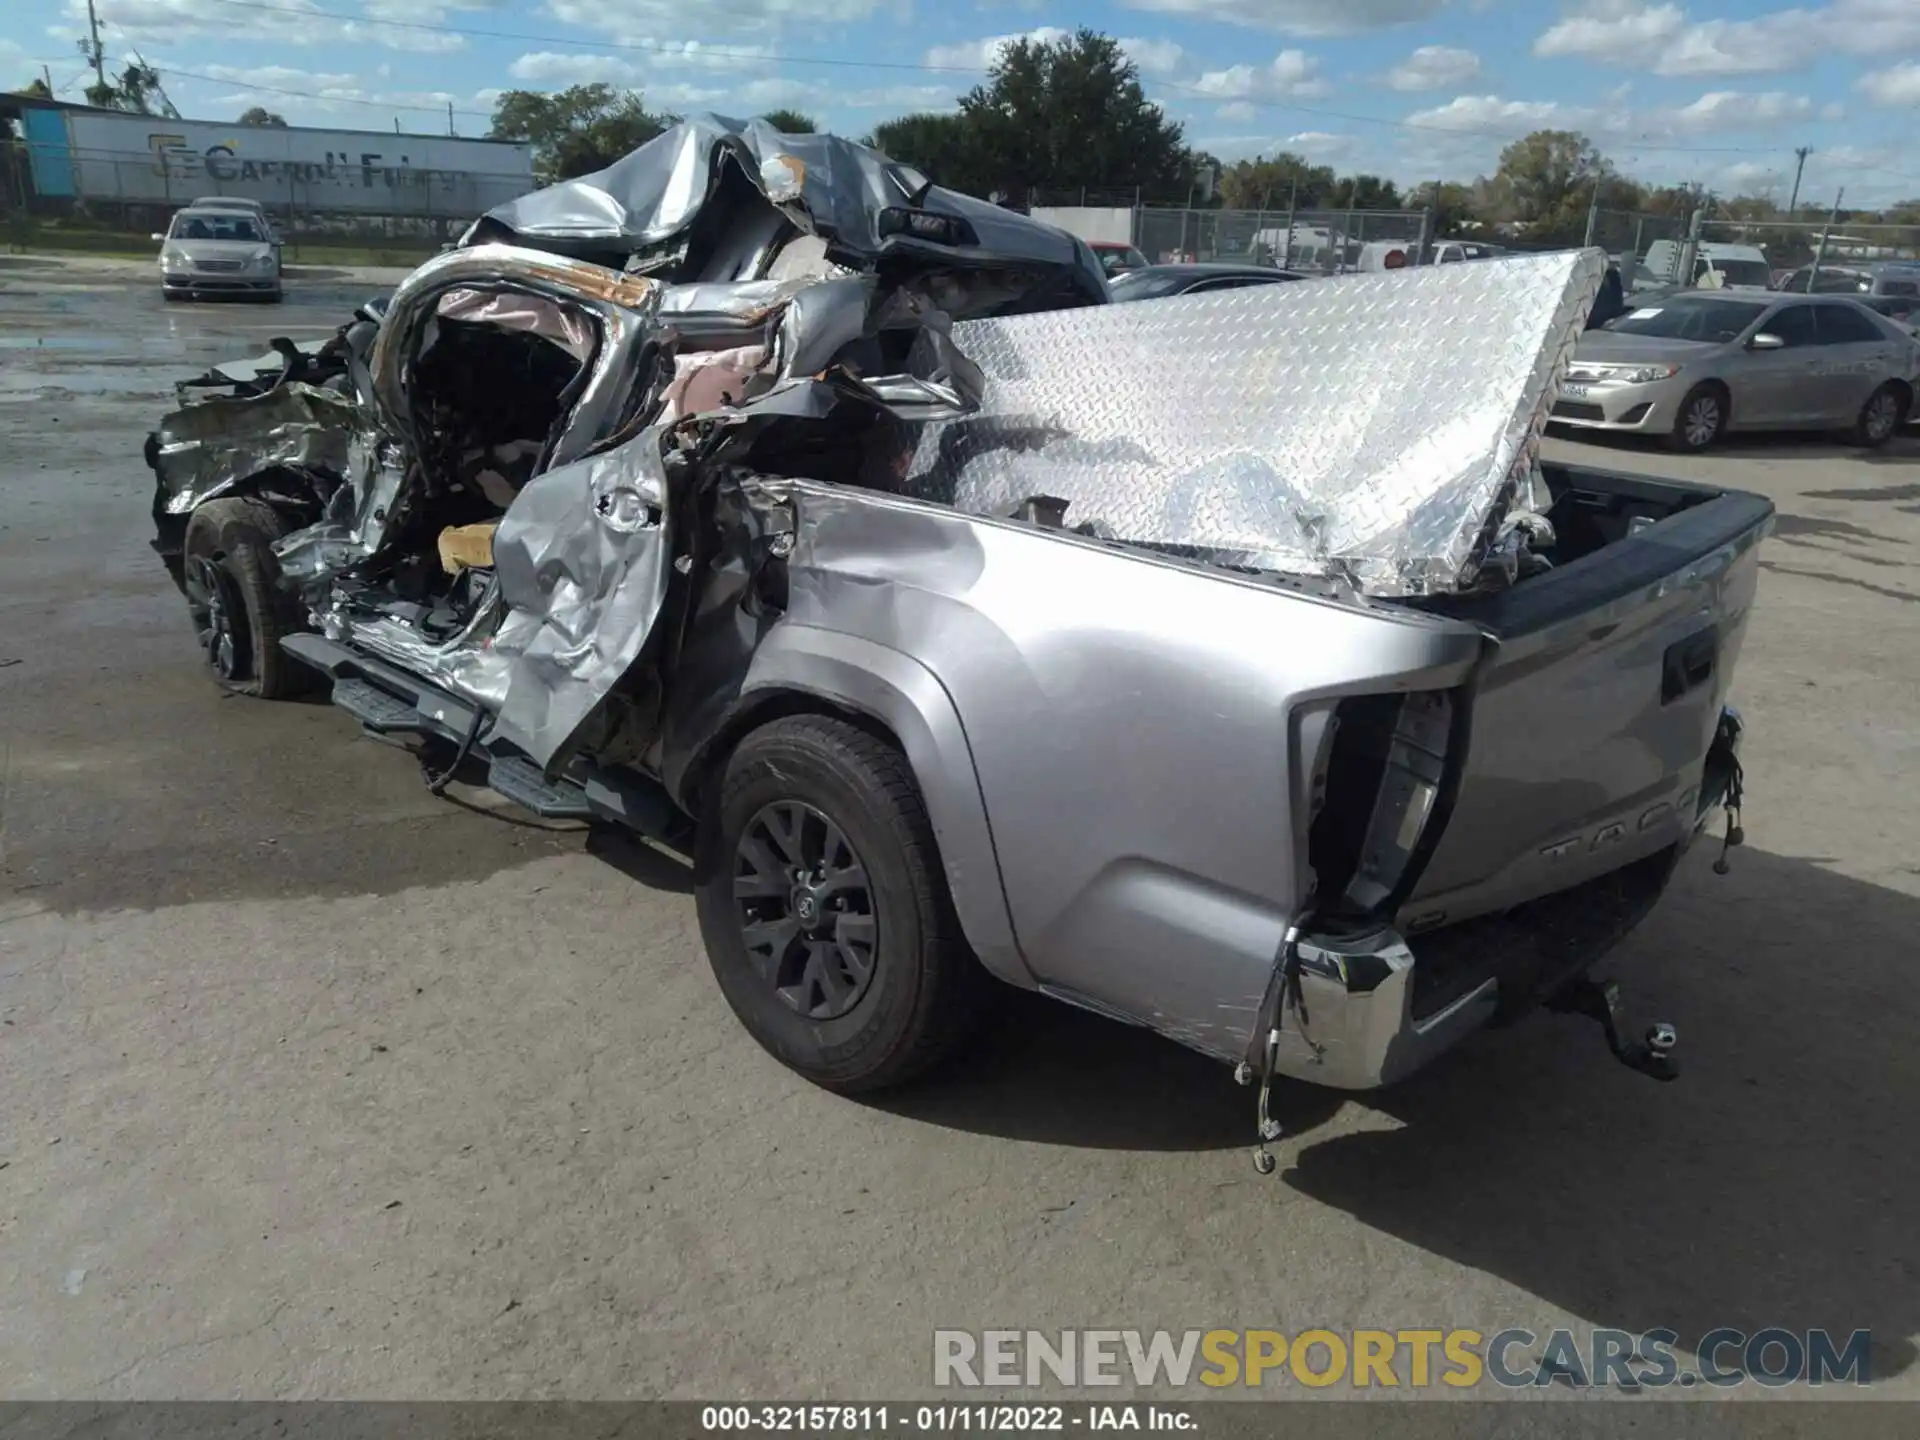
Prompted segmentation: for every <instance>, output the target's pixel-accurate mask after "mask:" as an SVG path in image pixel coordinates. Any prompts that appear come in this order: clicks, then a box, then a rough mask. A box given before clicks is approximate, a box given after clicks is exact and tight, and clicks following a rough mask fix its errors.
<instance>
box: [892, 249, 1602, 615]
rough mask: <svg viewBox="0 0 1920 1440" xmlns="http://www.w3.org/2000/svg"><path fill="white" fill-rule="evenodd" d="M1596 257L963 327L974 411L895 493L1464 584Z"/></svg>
mask: <svg viewBox="0 0 1920 1440" xmlns="http://www.w3.org/2000/svg"><path fill="white" fill-rule="evenodd" d="M1605 269H1606V259H1605V256H1604V254H1603V253H1602V252H1600V251H1598V250H1584V251H1566V252H1561V253H1557V254H1552V255H1543V256H1529V257H1524V258H1516V259H1500V260H1483V261H1474V262H1470V263H1466V264H1459V265H1442V266H1428V267H1421V268H1418V269H1413V270H1402V271H1397V272H1394V273H1391V274H1383V275H1353V276H1343V277H1339V278H1335V279H1328V280H1308V281H1300V282H1297V283H1291V284H1277V285H1260V286H1253V287H1249V288H1246V289H1241V290H1228V291H1220V292H1214V293H1209V294H1201V295H1193V296H1182V297H1178V298H1175V299H1169V300H1142V301H1134V302H1131V303H1126V304H1116V305H1106V306H1098V307H1092V308H1088V309H1081V310H1067V311H1058V312H1049V313H1045V314H1036V315H1023V316H1016V317H1010V318H1007V319H995V320H974V321H968V322H965V323H963V324H958V325H955V326H954V327H953V338H954V340H955V341H956V342H957V343H958V345H959V346H960V348H961V350H962V351H963V352H965V353H966V354H967V355H968V356H970V357H971V358H972V359H973V360H974V361H975V362H976V363H977V364H978V365H979V366H980V368H981V370H982V371H983V372H984V373H985V376H986V389H985V395H984V399H983V402H982V405H981V409H980V412H979V413H978V414H976V415H973V416H969V417H968V418H966V419H963V420H954V421H947V422H943V423H940V424H935V425H929V426H927V427H925V428H924V429H923V430H922V431H921V433H920V435H919V437H918V443H917V448H916V450H915V452H914V456H913V460H912V463H911V466H910V468H909V470H908V474H907V478H906V481H905V488H906V492H907V493H908V494H911V495H914V496H916V497H918V498H921V499H926V500H933V501H937V502H939V503H943V504H949V505H952V506H954V507H955V508H957V509H960V510H964V511H968V512H971V513H975V514H998V513H1005V512H1006V511H1008V510H1010V509H1011V508H1013V507H1014V506H1017V505H1018V504H1020V503H1021V502H1022V501H1024V500H1026V499H1028V498H1029V497H1032V496H1035V495H1050V496H1056V497H1058V498H1060V499H1063V500H1067V501H1069V502H1071V503H1070V507H1069V509H1068V511H1067V517H1066V518H1067V523H1068V524H1069V525H1082V524H1085V523H1087V522H1089V521H1092V522H1096V528H1097V529H1098V530H1099V531H1100V532H1101V533H1107V534H1110V535H1111V536H1112V537H1113V538H1115V539H1119V540H1125V541H1132V542H1136V543H1143V544H1151V545H1159V546H1166V547H1176V548H1180V549H1193V550H1200V551H1204V552H1207V553H1208V554H1210V555H1213V556H1217V557H1218V558H1222V559H1229V560H1231V561H1232V562H1233V563H1237V564H1249V565H1256V566H1259V567H1260V568H1263V569H1270V570H1277V571H1285V572H1291V573H1299V574H1313V575H1326V576H1332V577H1335V578H1338V579H1344V580H1346V581H1348V582H1350V583H1352V584H1354V585H1356V586H1357V587H1358V588H1360V589H1361V590H1363V591H1365V592H1367V593H1369V594H1373V595H1382V596H1390V595H1420V594H1430V593H1438V592H1446V591H1452V590H1457V589H1461V588H1465V587H1467V586H1469V585H1471V584H1473V583H1474V581H1475V578H1476V576H1477V575H1478V573H1479V568H1480V562H1481V560H1482V558H1483V557H1484V555H1485V553H1486V548H1487V545H1488V543H1489V541H1490V540H1491V538H1492V536H1493V534H1494V532H1495V530H1496V529H1497V528H1498V526H1499V524H1500V522H1501V520H1502V519H1503V518H1504V516H1505V515H1506V513H1507V511H1508V509H1509V508H1510V507H1511V506H1512V504H1513V502H1514V500H1515V497H1516V495H1518V496H1519V497H1520V498H1521V501H1522V503H1523V504H1524V503H1526V501H1527V499H1528V497H1529V496H1530V493H1531V477H1532V474H1533V469H1534V463H1535V457H1536V452H1537V450H1538V447H1539V437H1540V433H1541V430H1542V428H1543V426H1544V425H1545V423H1546V416H1547V411H1548V408H1549V406H1550V405H1551V403H1552V399H1553V395H1554V392H1555V389H1556V388H1557V385H1558V381H1559V377H1560V373H1561V371H1562V370H1563V369H1564V368H1565V365H1566V363H1567V360H1568V358H1569V357H1570V355H1571V354H1572V351H1573V345H1574V341H1575V340H1576V339H1577V338H1578V336H1579V334H1580V331H1581V328H1582V326H1583V325H1584V323H1585V320H1586V316H1587V312H1588V310H1589V309H1590V308H1591V306H1592V304H1593V299H1594V296H1595V294H1596V293H1597V292H1598V290H1599V286H1600V280H1601V277H1602V276H1603V274H1604V273H1605Z"/></svg>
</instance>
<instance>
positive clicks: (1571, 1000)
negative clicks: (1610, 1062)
mask: <svg viewBox="0 0 1920 1440" xmlns="http://www.w3.org/2000/svg"><path fill="white" fill-rule="evenodd" d="M1547 1008H1548V1009H1549V1010H1555V1011H1558V1012H1559V1013H1561V1014H1563V1015H1585V1016H1586V1017H1587V1018H1588V1019H1590V1020H1598V1021H1599V1022H1600V1028H1601V1029H1602V1030H1603V1031H1605V1032H1606V1036H1607V1048H1608V1049H1609V1050H1611V1051H1612V1052H1613V1056H1614V1059H1616V1060H1618V1061H1619V1062H1620V1063H1621V1064H1622V1065H1625V1066H1626V1067H1627V1068H1628V1069H1631V1070H1638V1071H1639V1072H1640V1073H1641V1074H1642V1075H1651V1076H1652V1077H1653V1078H1654V1079H1656V1080H1672V1079H1675V1078H1676V1077H1677V1076H1678V1075H1679V1074H1680V1067H1679V1064H1678V1063H1677V1062H1676V1061H1675V1060H1674V1058H1673V1047H1674V1045H1675V1044H1676V1043H1678V1041H1679V1039H1680V1037H1679V1035H1678V1034H1677V1033H1676V1032H1675V1031H1674V1028H1673V1026H1671V1025H1669V1024H1667V1022H1666V1021H1664V1020H1656V1021H1655V1022H1654V1023H1653V1024H1651V1025H1649V1026H1648V1027H1647V1033H1646V1038H1645V1039H1643V1040H1640V1041H1637V1042H1636V1041H1629V1040H1628V1039H1627V1038H1626V1036H1625V1031H1626V1028H1627V1010H1626V1006H1625V1005H1624V1004H1623V1003H1622V1002H1621V999H1620V986H1619V983H1618V982H1617V981H1613V980H1580V981H1577V982H1575V983H1574V984H1572V985H1570V986H1568V987H1567V988H1566V989H1565V990H1563V991H1561V992H1560V993H1559V994H1558V995H1556V996H1554V998H1553V999H1551V1000H1549V1001H1548V1002H1547Z"/></svg>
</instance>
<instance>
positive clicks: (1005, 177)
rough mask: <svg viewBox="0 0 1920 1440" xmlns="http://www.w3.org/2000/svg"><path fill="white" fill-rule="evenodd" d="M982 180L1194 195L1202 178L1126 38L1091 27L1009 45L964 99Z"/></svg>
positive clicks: (1020, 187) (1006, 186) (1015, 192)
mask: <svg viewBox="0 0 1920 1440" xmlns="http://www.w3.org/2000/svg"><path fill="white" fill-rule="evenodd" d="M960 114H961V117H962V119H963V120H964V121H965V123H966V126H967V128H968V130H969V131H970V132H971V135H970V140H971V145H972V146H973V147H975V148H974V154H973V163H974V164H977V165H978V167H979V170H978V172H977V173H976V175H975V182H976V183H975V184H974V185H972V186H970V187H967V188H972V189H976V190H979V189H981V188H982V187H981V185H980V184H979V183H978V182H979V181H981V180H985V181H987V182H988V183H987V184H986V186H985V189H986V190H988V191H999V192H1002V193H1004V194H1006V195H1008V196H1010V197H1011V198H1014V199H1016V200H1022V199H1026V198H1028V197H1029V196H1031V195H1032V193H1033V192H1034V191H1050V192H1053V193H1055V194H1070V193H1072V192H1074V191H1079V190H1091V191H1105V192H1109V193H1110V192H1113V191H1136V190H1137V191H1138V192H1139V193H1140V195H1141V196H1142V197H1143V198H1148V199H1158V200H1173V201H1184V200H1185V198H1186V196H1187V194H1188V192H1189V190H1190V188H1191V185H1192V181H1193V178H1194V166H1193V157H1192V155H1190V154H1189V152H1188V151H1187V148H1186V146H1185V145H1184V144H1183V143H1182V134H1181V127H1180V126H1179V125H1178V124H1177V123H1176V122H1174V121H1172V120H1169V119H1168V118H1167V116H1166V114H1165V113H1164V112H1163V111H1162V110H1161V109H1160V107H1159V106H1157V105H1155V104H1153V103H1152V102H1150V101H1149V100H1148V99H1147V97H1146V92H1145V91H1144V90H1143V89H1142V88H1141V85H1140V72H1139V70H1138V69H1137V68H1136V67H1135V66H1134V63H1133V62H1132V61H1131V60H1129V59H1128V58H1127V54H1126V52H1125V51H1124V50H1122V49H1121V48H1120V43H1119V41H1117V40H1115V39H1113V38H1112V37H1111V36H1108V35H1101V34H1099V33H1097V32H1096V31H1093V30H1088V29H1085V28H1082V29H1081V30H1079V31H1077V32H1075V33H1074V34H1072V35H1068V36H1065V37H1063V38H1061V39H1059V40H1054V41H1042V40H1031V39H1023V40H1017V41H1015V42H1013V43H1012V44H1011V45H1008V46H1006V47H1004V48H1003V49H1002V50H1001V51H1000V54H999V56H998V58H997V59H996V60H995V61H994V65H993V69H992V71H991V72H990V73H989V74H988V77H987V81H986V83H985V84H983V85H978V86H975V87H974V88H973V89H972V90H970V91H968V92H967V94H965V95H964V96H962V97H961V99H960Z"/></svg>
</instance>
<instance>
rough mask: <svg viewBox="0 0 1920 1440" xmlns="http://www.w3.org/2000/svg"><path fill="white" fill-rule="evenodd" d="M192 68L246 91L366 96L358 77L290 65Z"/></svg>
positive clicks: (203, 66)
mask: <svg viewBox="0 0 1920 1440" xmlns="http://www.w3.org/2000/svg"><path fill="white" fill-rule="evenodd" d="M193 68H194V71H195V73H196V74H200V75H204V76H206V77H207V79H209V80H220V81H224V82H225V83H226V84H229V85H239V86H242V87H244V88H245V89H248V90H302V91H306V92H308V93H309V94H311V95H313V96H316V97H319V98H330V97H329V96H328V92H329V91H331V92H334V93H335V94H338V95H364V94H366V91H365V89H364V88H362V86H361V84H360V77H359V76H358V75H348V74H343V73H329V72H328V71H324V70H296V69H294V68H293V67H292V66H291V65H215V64H212V63H210V62H209V63H205V64H200V65H196V66H194V67H193ZM160 73H161V75H162V77H163V78H164V76H165V75H166V71H165V70H164V69H163V70H162V71H161V72H160Z"/></svg>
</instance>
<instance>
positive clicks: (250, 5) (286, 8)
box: [216, 0, 987, 75]
mask: <svg viewBox="0 0 1920 1440" xmlns="http://www.w3.org/2000/svg"><path fill="white" fill-rule="evenodd" d="M216 3H218V4H221V5H231V6H233V7H234V8H235V9H238V10H263V11H265V12H267V13H268V14H270V15H287V16H291V17H293V18H295V19H304V20H337V21H339V22H341V23H342V24H347V25H363V26H367V27H370V28H382V27H384V28H386V29H389V30H424V31H427V32H429V33H431V34H435V35H465V36H469V37H471V38H473V39H476V40H515V41H518V42H520V43H521V44H524V45H567V46H571V47H573V48H574V49H577V50H590V51H616V52H621V53H625V54H630V55H679V56H693V55H712V56H714V57H715V58H717V59H722V60H761V61H766V62H768V63H771V64H778V65H831V66H839V67H842V68H845V69H849V70H914V71H919V72H922V73H926V74H937V75H985V74H986V73H987V72H986V71H985V70H983V69H980V68H977V67H974V66H969V65H926V64H916V63H914V62H912V61H908V60H847V59H843V58H841V57H839V56H829V55H783V54H778V53H775V52H773V51H768V50H743V49H739V48H737V47H729V46H724V45H708V44H705V43H704V42H702V41H698V40H692V41H683V42H680V43H678V44H674V43H671V42H668V41H665V40H634V41H625V42H622V41H618V40H568V39H563V38H561V37H560V36H558V35H530V34H527V33H526V32H525V31H520V30H483V29H479V28H477V27H474V26H471V25H439V24H433V23H430V22H428V21H425V20H378V19H374V18H372V17H370V16H366V15H342V14H341V13H339V12H338V11H335V10H310V9H307V8H305V7H304V6H294V5H269V4H267V3H265V0H216ZM689 46H694V47H697V48H695V49H689V48H688V47H689Z"/></svg>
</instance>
